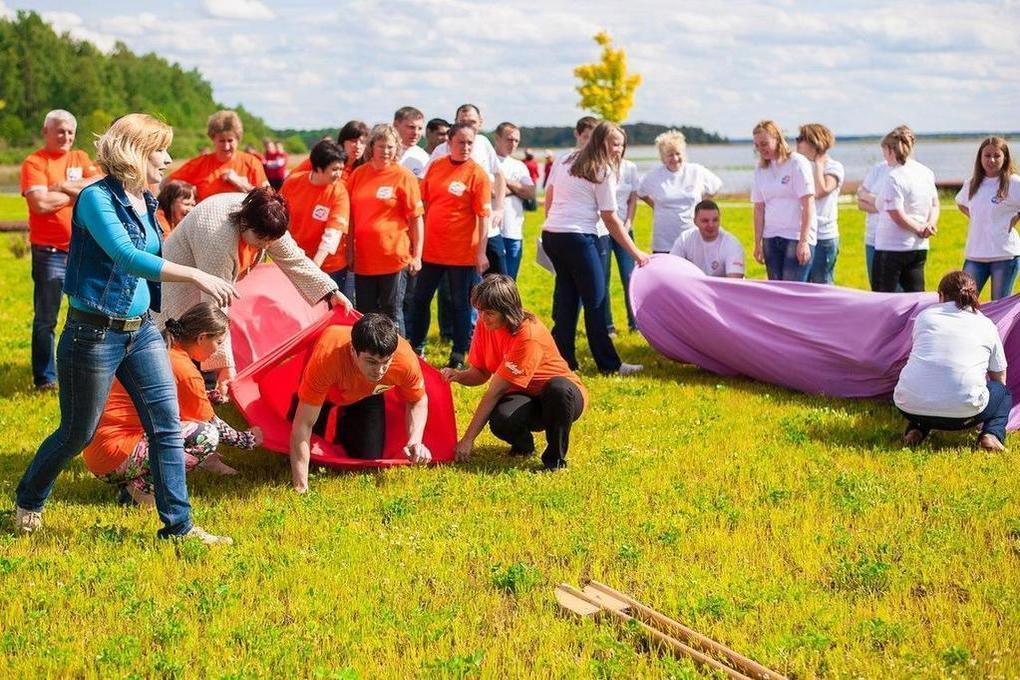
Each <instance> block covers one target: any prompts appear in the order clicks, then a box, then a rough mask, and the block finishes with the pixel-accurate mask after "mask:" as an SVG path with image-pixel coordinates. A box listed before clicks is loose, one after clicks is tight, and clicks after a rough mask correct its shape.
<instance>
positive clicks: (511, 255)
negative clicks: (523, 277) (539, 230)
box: [503, 236, 524, 281]
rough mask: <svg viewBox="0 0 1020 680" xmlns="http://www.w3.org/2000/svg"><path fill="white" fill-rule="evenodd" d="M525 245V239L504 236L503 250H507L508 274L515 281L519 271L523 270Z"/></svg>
mask: <svg viewBox="0 0 1020 680" xmlns="http://www.w3.org/2000/svg"><path fill="white" fill-rule="evenodd" d="M523 246H524V240H523V239H519V238H507V237H506V236H504V237H503V250H504V251H506V274H507V276H509V277H510V278H512V279H514V280H515V281H516V280H517V272H519V271H520V270H521V255H522V252H523V250H522V249H523Z"/></svg>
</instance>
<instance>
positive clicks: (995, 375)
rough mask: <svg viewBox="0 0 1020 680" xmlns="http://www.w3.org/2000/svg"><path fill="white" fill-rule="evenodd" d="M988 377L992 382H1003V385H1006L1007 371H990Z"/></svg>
mask: <svg viewBox="0 0 1020 680" xmlns="http://www.w3.org/2000/svg"><path fill="white" fill-rule="evenodd" d="M988 377H989V379H991V380H996V381H998V382H1001V383H1002V384H1003V385H1005V384H1006V371H988Z"/></svg>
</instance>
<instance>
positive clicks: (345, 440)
mask: <svg viewBox="0 0 1020 680" xmlns="http://www.w3.org/2000/svg"><path fill="white" fill-rule="evenodd" d="M391 388H392V389H396V390H397V392H398V393H399V394H400V396H401V398H403V400H404V401H405V402H407V430H408V432H407V445H406V446H405V447H404V454H405V455H406V456H407V457H408V458H409V459H410V460H411V461H413V462H416V463H427V462H429V461H430V460H431V459H432V454H431V453H430V452H429V450H428V448H427V447H426V446H425V444H423V443H422V437H423V436H424V434H425V421H426V420H427V418H428V411H429V404H428V397H427V396H426V395H425V378H424V376H423V375H422V372H421V365H420V364H419V363H418V357H417V356H415V354H414V352H413V351H412V350H411V346H410V345H408V344H407V341H406V340H404V339H403V338H401V337H400V336H399V335H398V334H397V325H396V324H395V323H394V322H393V320H392V319H390V318H389V317H387V316H384V315H382V314H366V315H365V316H363V317H361V318H360V319H358V320H357V321H356V322H355V324H354V325H353V326H351V327H347V326H330V327H328V328H327V329H326V330H325V331H323V332H322V335H320V336H319V339H318V340H317V341H316V343H315V348H314V349H313V350H312V355H311V357H310V358H309V359H308V363H307V364H306V365H305V368H304V372H303V373H302V375H301V385H300V387H299V388H298V393H297V398H296V402H295V404H294V407H293V412H294V414H293V422H294V426H293V428H292V430H291V435H290V466H291V474H292V479H293V484H294V489H295V491H298V492H299V493H304V492H305V491H307V490H308V461H309V459H310V457H311V446H310V442H311V437H312V434H313V432H314V433H315V434H318V435H319V436H323V437H324V436H326V432H325V426H326V421H327V420H329V412H330V411H333V410H334V409H335V410H336V411H337V416H336V418H335V421H336V427H335V435H334V436H335V441H336V442H338V443H340V444H342V445H343V447H344V451H345V452H346V453H347V455H348V456H350V457H352V458H364V459H368V460H373V459H377V458H381V457H382V454H383V449H384V447H385V444H386V439H385V438H386V412H385V405H384V402H383V393H384V392H386V391H387V390H389V389H391ZM323 406H325V407H326V413H322V411H323Z"/></svg>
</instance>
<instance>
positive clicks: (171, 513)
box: [17, 315, 191, 537]
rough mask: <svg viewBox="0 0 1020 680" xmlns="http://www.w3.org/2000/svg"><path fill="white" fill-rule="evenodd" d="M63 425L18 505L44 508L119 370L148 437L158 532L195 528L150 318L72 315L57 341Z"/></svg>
mask: <svg viewBox="0 0 1020 680" xmlns="http://www.w3.org/2000/svg"><path fill="white" fill-rule="evenodd" d="M57 374H58V376H59V378H60V426H59V427H58V428H57V431H56V432H54V433H53V434H51V435H50V436H49V437H47V438H46V439H45V440H44V441H43V443H42V445H41V446H40V447H39V450H38V451H37V452H36V454H35V458H33V459H32V462H31V463H30V464H29V466H28V469H27V470H26V471H25V474H24V476H22V478H21V481H20V482H19V483H18V490H17V502H18V505H19V506H20V507H22V508H24V509H26V510H33V511H36V512H39V511H41V510H42V508H43V505H44V504H45V502H46V499H47V498H48V497H49V495H50V492H51V491H52V490H53V484H54V482H55V481H56V479H57V476H58V475H59V474H60V471H61V470H63V469H64V466H66V465H67V463H68V461H70V460H71V459H72V458H74V457H75V456H77V455H78V454H79V453H81V450H82V449H84V448H85V445H86V444H88V443H89V441H90V440H91V439H92V436H93V435H94V434H95V432H96V426H97V425H98V424H99V417H100V416H101V415H102V414H103V409H104V407H105V406H106V398H107V396H108V395H109V394H110V385H111V384H113V378H114V376H115V375H116V377H117V379H119V380H120V382H121V384H122V385H124V389H125V390H127V393H128V394H129V395H131V399H132V400H133V401H134V403H135V404H136V405H138V416H139V418H140V419H141V421H142V427H143V428H144V429H145V434H146V435H147V437H148V441H149V462H150V466H151V472H152V481H153V484H154V486H155V492H156V494H155V495H156V510H157V511H158V512H159V517H160V519H161V520H162V521H163V528H162V529H160V530H159V535H160V536H161V537H167V536H179V535H181V534H186V533H187V532H188V531H190V530H191V504H190V503H189V502H188V487H187V482H186V481H185V476H184V474H185V473H184V448H183V446H184V441H183V439H182V437H181V418H180V412H179V408H178V405H177V386H176V383H175V381H174V376H173V371H172V370H171V368H170V359H169V355H168V354H167V351H166V343H165V342H164V341H163V337H162V336H161V335H160V334H159V331H157V330H156V325H155V324H154V323H153V322H152V320H151V319H149V318H146V319H145V321H144V322H143V323H142V325H141V328H139V329H138V330H136V331H118V330H113V329H111V328H103V327H101V326H99V325H96V323H95V322H92V321H83V320H78V319H76V318H73V316H72V315H69V317H68V321H67V324H66V325H65V326H64V330H63V332H62V333H61V334H60V342H59V343H58V344H57Z"/></svg>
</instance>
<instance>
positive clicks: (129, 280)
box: [64, 175, 163, 318]
mask: <svg viewBox="0 0 1020 680" xmlns="http://www.w3.org/2000/svg"><path fill="white" fill-rule="evenodd" d="M94 191H102V192H105V193H107V194H109V195H110V196H111V198H112V202H113V207H114V210H115V211H116V213H117V217H118V218H119V219H120V222H121V224H122V225H123V227H124V229H125V230H127V233H128V236H129V237H130V239H131V242H132V243H133V244H134V245H135V247H136V248H138V249H139V250H141V249H143V248H144V247H145V229H144V227H143V226H142V223H141V221H140V220H139V218H138V217H137V216H136V215H135V211H134V209H133V208H132V207H131V203H130V202H129V201H128V197H127V194H126V193H125V192H124V185H123V184H122V183H121V182H120V180H118V179H116V178H115V177H113V176H109V175H108V176H107V177H105V178H103V179H101V180H99V181H98V182H96V183H95V184H91V185H89V186H87V187H85V188H84V189H82V190H81V193H80V194H79V198H78V200H81V198H82V197H84V196H86V192H94ZM145 205H146V208H147V211H148V214H149V219H150V220H153V223H156V222H155V219H156V217H155V213H156V205H157V204H156V199H155V198H153V197H152V194H151V193H149V192H148V191H146V192H145ZM155 231H156V237H157V238H158V239H159V250H158V252H157V254H160V255H162V252H163V240H162V236H160V230H159V228H158V227H157V228H156V229H155ZM146 283H147V284H148V286H149V307H150V308H151V309H152V310H153V311H155V312H158V311H159V309H160V283H159V281H146ZM136 286H138V277H137V276H134V275H133V274H129V273H128V272H126V271H124V269H123V268H121V267H119V266H117V265H115V264H114V262H113V260H112V259H111V258H110V256H109V255H107V254H106V251H105V250H103V249H102V248H101V247H100V245H99V244H98V243H97V242H96V240H95V239H94V238H93V237H92V235H91V234H90V233H89V231H88V229H86V228H85V225H84V224H82V223H81V222H79V219H78V208H77V202H75V209H74V212H73V216H72V219H71V247H70V248H69V249H68V255H67V274H66V276H65V277H64V292H65V293H66V294H68V295H72V296H74V297H75V299H76V300H77V301H78V302H80V303H82V304H84V305H85V306H86V307H88V308H89V309H92V310H94V311H96V312H98V313H100V314H105V315H107V316H113V317H121V318H123V317H124V316H125V315H126V314H127V311H128V309H129V308H130V306H131V301H132V300H133V299H134V295H135V287H136Z"/></svg>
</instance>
